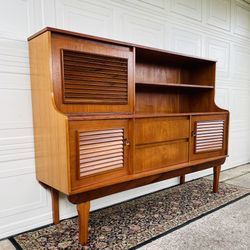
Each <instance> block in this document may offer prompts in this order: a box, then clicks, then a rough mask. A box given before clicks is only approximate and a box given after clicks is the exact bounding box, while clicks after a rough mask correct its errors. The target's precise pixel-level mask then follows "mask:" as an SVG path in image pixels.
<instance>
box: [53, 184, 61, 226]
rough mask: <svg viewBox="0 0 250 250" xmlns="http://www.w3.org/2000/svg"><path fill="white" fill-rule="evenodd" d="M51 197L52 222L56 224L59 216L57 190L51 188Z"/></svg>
mask: <svg viewBox="0 0 250 250" xmlns="http://www.w3.org/2000/svg"><path fill="white" fill-rule="evenodd" d="M51 199H52V213H53V223H54V224H58V223H59V221H60V218H59V192H58V191H57V190H56V189H54V188H51Z"/></svg>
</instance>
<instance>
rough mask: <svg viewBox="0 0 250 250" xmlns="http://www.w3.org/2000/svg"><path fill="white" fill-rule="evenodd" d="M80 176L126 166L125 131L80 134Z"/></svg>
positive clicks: (113, 130) (85, 132)
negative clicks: (124, 150)
mask: <svg viewBox="0 0 250 250" xmlns="http://www.w3.org/2000/svg"><path fill="white" fill-rule="evenodd" d="M78 138H79V141H78V143H79V176H80V177H83V176H86V175H91V174H96V173H101V172H105V171H109V170H114V169H119V168H122V167H123V166H124V152H123V140H124V131H123V129H121V128H120V129H107V130H96V131H83V132H79V135H78Z"/></svg>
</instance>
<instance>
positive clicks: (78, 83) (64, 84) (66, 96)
mask: <svg viewBox="0 0 250 250" xmlns="http://www.w3.org/2000/svg"><path fill="white" fill-rule="evenodd" d="M133 63H134V62H133V48H132V47H128V46H120V45H112V44H108V43H105V42H101V41H94V40H91V39H85V38H75V37H71V36H65V35H64V36H63V35H59V34H52V67H53V84H54V85H53V86H54V96H55V102H56V105H57V107H58V108H59V109H60V110H61V111H63V112H69V113H70V112H132V111H133V98H134V94H133V93H134V85H133V74H134V73H133V67H134V66H133Z"/></svg>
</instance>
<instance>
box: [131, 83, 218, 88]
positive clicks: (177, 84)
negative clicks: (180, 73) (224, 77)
mask: <svg viewBox="0 0 250 250" xmlns="http://www.w3.org/2000/svg"><path fill="white" fill-rule="evenodd" d="M136 84H137V85H147V86H166V87H174V88H199V89H213V88H214V86H211V85H198V84H184V83H165V82H136Z"/></svg>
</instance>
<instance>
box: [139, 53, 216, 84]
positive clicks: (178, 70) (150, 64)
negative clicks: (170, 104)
mask: <svg viewBox="0 0 250 250" xmlns="http://www.w3.org/2000/svg"><path fill="white" fill-rule="evenodd" d="M135 81H136V82H138V83H150V82H151V83H155V84H157V83H173V84H189V85H197V86H199V85H207V86H214V83H215V62H214V61H209V60H205V59H197V58H192V57H185V56H180V55H175V54H170V53H162V52H159V51H148V50H146V49H145V50H143V49H136V70H135Z"/></svg>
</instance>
